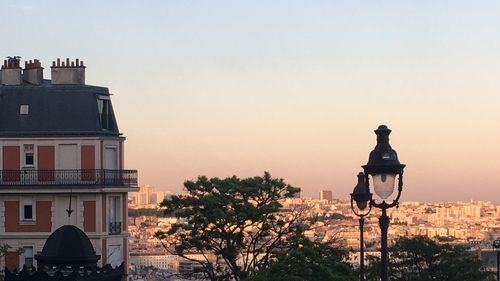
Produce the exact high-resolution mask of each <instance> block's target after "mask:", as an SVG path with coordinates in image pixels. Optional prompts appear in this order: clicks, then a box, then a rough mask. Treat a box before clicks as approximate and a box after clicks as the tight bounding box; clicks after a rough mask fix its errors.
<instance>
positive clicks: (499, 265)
mask: <svg viewBox="0 0 500 281" xmlns="http://www.w3.org/2000/svg"><path fill="white" fill-rule="evenodd" d="M493 248H495V250H496V252H497V281H500V238H498V239H497V240H495V241H493Z"/></svg>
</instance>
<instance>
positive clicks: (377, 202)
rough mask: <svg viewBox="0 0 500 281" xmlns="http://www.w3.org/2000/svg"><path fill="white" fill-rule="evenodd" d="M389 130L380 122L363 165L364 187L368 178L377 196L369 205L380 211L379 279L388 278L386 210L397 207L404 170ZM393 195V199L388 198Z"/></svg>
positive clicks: (387, 225)
mask: <svg viewBox="0 0 500 281" xmlns="http://www.w3.org/2000/svg"><path fill="white" fill-rule="evenodd" d="M390 133H391V130H389V128H387V126H385V125H380V126H379V127H378V128H377V130H375V134H376V135H377V145H376V146H375V148H374V149H373V150H372V152H370V157H369V158H368V163H367V164H366V165H364V166H362V167H363V170H364V172H365V184H366V189H367V191H368V192H370V178H371V181H372V184H373V189H374V191H375V194H376V195H377V197H378V198H373V197H372V198H371V199H370V205H371V206H373V207H376V208H379V209H381V210H382V215H381V216H380V218H379V225H380V232H381V236H382V237H381V239H380V244H381V247H380V256H381V257H380V259H381V264H380V278H381V280H382V281H388V280H389V274H388V267H389V256H388V253H387V229H388V228H389V217H388V216H387V209H389V208H392V207H395V206H398V204H399V197H400V196H401V191H402V190H403V169H404V167H405V165H403V164H401V163H399V160H398V154H397V153H396V151H395V150H394V149H392V147H391V145H390V144H389V134H390ZM396 178H397V179H398V187H397V195H396V196H395V197H391V195H392V194H393V193H394V184H395V182H396ZM389 198H393V199H389Z"/></svg>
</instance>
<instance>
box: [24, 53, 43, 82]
mask: <svg viewBox="0 0 500 281" xmlns="http://www.w3.org/2000/svg"><path fill="white" fill-rule="evenodd" d="M23 80H24V81H26V82H28V83H30V84H33V85H40V84H42V81H43V67H42V64H41V63H40V61H39V60H37V59H35V60H33V61H32V60H30V61H29V62H24V70H23Z"/></svg>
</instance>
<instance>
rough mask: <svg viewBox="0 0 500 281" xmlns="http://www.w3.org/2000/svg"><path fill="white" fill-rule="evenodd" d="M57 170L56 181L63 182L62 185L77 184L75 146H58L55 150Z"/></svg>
mask: <svg viewBox="0 0 500 281" xmlns="http://www.w3.org/2000/svg"><path fill="white" fill-rule="evenodd" d="M57 160H58V161H57V163H58V164H57V168H58V169H59V170H65V171H59V172H58V176H57V179H56V180H63V181H64V184H78V181H79V177H78V171H76V170H77V169H79V166H78V147H77V145H76V144H60V145H59V146H58V149H57Z"/></svg>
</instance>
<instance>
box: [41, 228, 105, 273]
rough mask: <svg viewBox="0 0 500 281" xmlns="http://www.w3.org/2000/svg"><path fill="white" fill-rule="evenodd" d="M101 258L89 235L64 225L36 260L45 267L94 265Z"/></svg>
mask: <svg viewBox="0 0 500 281" xmlns="http://www.w3.org/2000/svg"><path fill="white" fill-rule="evenodd" d="M99 258H100V256H99V255H96V254H95V251H94V247H93V246H92V243H91V242H90V240H89V238H88V237H87V235H86V234H85V233H84V232H83V231H81V230H80V229H79V228H78V227H76V226H73V225H63V226H61V227H59V228H58V229H57V230H56V231H54V232H53V233H52V234H51V235H50V236H49V239H47V241H46V242H45V245H43V250H42V253H41V254H40V255H35V259H36V260H37V261H38V262H40V263H42V264H45V265H92V264H94V265H95V264H96V263H97V261H98V260H99Z"/></svg>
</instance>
